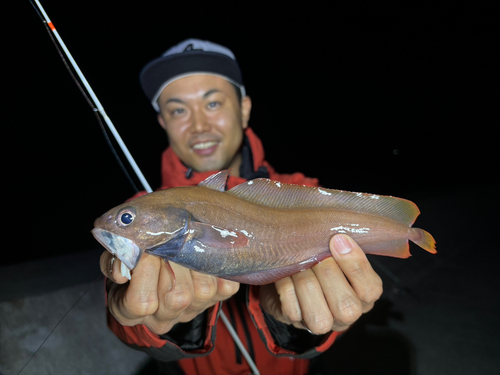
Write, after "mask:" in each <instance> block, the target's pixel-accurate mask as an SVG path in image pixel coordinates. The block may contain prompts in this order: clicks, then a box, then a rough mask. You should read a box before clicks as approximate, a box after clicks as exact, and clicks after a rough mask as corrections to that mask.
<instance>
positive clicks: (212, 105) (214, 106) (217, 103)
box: [207, 102, 220, 108]
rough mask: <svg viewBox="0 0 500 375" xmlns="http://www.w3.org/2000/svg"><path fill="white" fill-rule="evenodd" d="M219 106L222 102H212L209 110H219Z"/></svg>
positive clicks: (209, 104)
mask: <svg viewBox="0 0 500 375" xmlns="http://www.w3.org/2000/svg"><path fill="white" fill-rule="evenodd" d="M218 106H220V102H210V103H208V105H207V107H208V108H217V107H218Z"/></svg>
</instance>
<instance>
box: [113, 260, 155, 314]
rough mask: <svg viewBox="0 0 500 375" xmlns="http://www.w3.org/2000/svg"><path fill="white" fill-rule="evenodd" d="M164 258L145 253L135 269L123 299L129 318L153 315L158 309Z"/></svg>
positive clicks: (124, 311) (123, 311) (125, 311)
mask: <svg viewBox="0 0 500 375" xmlns="http://www.w3.org/2000/svg"><path fill="white" fill-rule="evenodd" d="M162 262H163V260H161V259H160V258H157V257H154V256H151V255H149V254H146V253H145V254H143V255H142V257H141V260H140V261H139V263H138V264H137V266H136V267H135V268H134V270H133V274H132V279H131V280H130V284H129V286H128V288H127V291H126V293H125V295H124V296H123V300H122V301H120V302H121V303H122V304H123V309H122V313H123V315H124V316H125V317H126V318H128V319H137V318H141V317H144V316H148V315H152V314H154V313H155V312H156V310H157V309H158V279H159V275H160V269H161V265H162V264H161V263H162Z"/></svg>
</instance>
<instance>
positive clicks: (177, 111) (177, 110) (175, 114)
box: [170, 108, 185, 116]
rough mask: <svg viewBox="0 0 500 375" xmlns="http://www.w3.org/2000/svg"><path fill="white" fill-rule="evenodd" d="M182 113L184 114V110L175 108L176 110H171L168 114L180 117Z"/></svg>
mask: <svg viewBox="0 0 500 375" xmlns="http://www.w3.org/2000/svg"><path fill="white" fill-rule="evenodd" d="M184 112H185V111H184V108H176V109H174V110H172V111H171V112H170V113H171V114H172V116H177V115H180V114H182V113H184Z"/></svg>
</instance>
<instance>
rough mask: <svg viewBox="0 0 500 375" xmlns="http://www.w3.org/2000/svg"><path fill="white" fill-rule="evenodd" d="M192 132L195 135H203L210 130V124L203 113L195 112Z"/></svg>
mask: <svg viewBox="0 0 500 375" xmlns="http://www.w3.org/2000/svg"><path fill="white" fill-rule="evenodd" d="M191 130H192V132H193V133H203V132H206V131H208V130H210V123H209V121H208V118H207V115H206V114H205V113H203V111H200V110H198V111H193V115H192V124H191Z"/></svg>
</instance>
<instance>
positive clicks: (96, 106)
mask: <svg viewBox="0 0 500 375" xmlns="http://www.w3.org/2000/svg"><path fill="white" fill-rule="evenodd" d="M33 1H34V3H33ZM30 3H31V4H32V5H33V7H34V8H35V10H36V11H37V13H38V15H39V16H40V18H41V19H42V21H43V23H44V24H45V26H46V27H48V29H49V30H50V31H49V35H51V38H52V35H54V37H55V38H56V40H57V43H58V44H57V43H56V42H55V41H54V40H53V41H54V44H55V46H56V48H57V49H58V50H59V47H60V48H61V49H62V52H60V55H61V58H62V59H63V61H64V63H65V65H66V67H67V68H68V70H69V71H70V74H71V76H73V78H74V79H75V82H76V84H77V86H78V87H79V88H80V91H82V94H83V95H84V97H85V98H86V100H87V102H89V104H90V105H91V107H92V108H93V110H94V112H96V113H99V114H100V115H101V117H102V118H103V119H104V122H105V123H106V125H107V126H108V129H109V130H110V131H111V133H112V134H113V136H114V138H115V140H116V142H117V143H118V145H119V146H120V148H121V150H122V152H123V154H124V155H125V157H126V158H127V160H128V162H129V164H130V166H131V167H132V169H133V170H134V172H135V174H136V176H137V177H138V178H139V180H140V182H141V184H142V186H143V187H144V190H146V191H147V192H148V193H151V192H153V190H152V189H151V187H150V185H149V183H148V182H147V180H146V178H145V177H144V175H143V174H142V172H141V170H140V168H139V166H138V165H137V163H136V162H135V160H134V158H133V157H132V154H130V152H129V150H128V148H127V146H126V145H125V143H124V142H123V140H122V138H121V137H120V134H119V133H118V131H117V130H116V128H115V126H114V125H113V123H112V121H111V119H110V118H109V117H108V115H107V114H106V112H105V110H104V107H103V106H102V105H101V102H100V101H99V99H98V98H97V96H96V94H95V93H94V90H92V87H91V86H90V84H89V83H88V81H87V79H86V78H85V76H84V75H83V73H82V71H81V70H80V68H79V67H78V64H77V63H76V61H75V59H73V56H72V55H71V53H70V52H69V50H68V48H67V47H66V44H65V43H64V41H63V40H62V38H61V36H60V35H59V33H58V32H57V30H56V28H55V26H54V24H53V23H52V21H51V20H50V18H49V16H48V15H47V13H46V12H45V9H44V8H43V7H42V4H41V3H40V1H39V0H30ZM52 39H53V38H52ZM59 51H60V50H59ZM64 56H66V58H67V59H68V60H69V62H70V64H71V66H72V68H73V69H74V71H75V72H76V74H77V75H78V78H79V79H80V82H81V83H82V84H83V86H84V87H85V90H86V92H87V93H88V95H89V96H90V99H89V98H88V96H87V95H86V93H85V91H84V90H83V88H82V87H81V85H80V84H79V82H78V81H77V80H76V78H75V77H74V75H73V74H72V72H71V69H70V68H69V66H68V65H67V64H66V61H65V58H64ZM98 119H99V121H100V118H99V117H98ZM104 134H105V135H106V137H107V134H106V132H105V131H104ZM108 144H109V145H110V147H111V148H112V150H113V152H114V148H113V146H112V144H111V143H110V142H108ZM115 156H116V158H117V159H118V162H119V164H120V165H121V166H122V169H123V170H124V172H125V174H126V175H127V177H129V176H128V172H127V171H126V169H125V168H124V167H123V164H122V163H121V160H120V159H119V157H118V155H117V154H116V153H115ZM129 181H130V182H131V183H132V185H134V183H133V181H132V180H131V179H130V178H129ZM134 188H135V190H137V188H136V187H135V185H134ZM78 301H79V300H78ZM78 301H77V302H76V303H78ZM76 303H75V305H76ZM69 311H71V309H70V310H69ZM69 311H68V313H69ZM68 313H66V315H67V314H68ZM219 313H220V317H221V319H222V321H223V323H224V324H225V325H226V327H227V329H228V331H229V334H230V335H231V337H232V338H233V340H234V342H235V344H236V345H237V346H238V348H239V349H240V351H241V353H242V354H243V356H244V357H245V359H246V360H247V362H248V364H249V366H250V368H251V369H252V371H253V374H254V375H260V372H259V370H258V369H257V366H256V365H255V363H254V361H253V360H252V358H251V356H250V354H249V353H248V351H247V350H246V348H245V346H244V345H243V343H242V342H241V340H240V338H239V337H238V334H237V333H236V331H235V330H234V328H233V327H232V326H231V323H230V322H229V320H228V318H227V317H226V315H225V314H224V311H222V306H221V308H220V310H219ZM66 315H64V317H66ZM64 317H63V318H62V319H64ZM62 319H61V321H62ZM58 324H59V323H58ZM56 327H57V326H56ZM56 327H55V328H56ZM55 328H54V329H55ZM52 331H54V330H52ZM51 334H52V332H51ZM49 336H50V335H49ZM47 338H48V337H47ZM44 342H45V341H44ZM44 342H43V343H44ZM43 343H42V345H43ZM42 345H40V347H41V346H42ZM38 349H40V348H38ZM36 352H38V350H37V351H36ZM36 352H35V354H33V356H32V357H31V358H30V360H29V361H31V359H32V358H33V357H34V356H35V355H36ZM29 361H28V363H29ZM26 365H27V364H26ZM26 365H25V367H26ZM23 369H24V367H23ZM23 369H21V371H22V370H23Z"/></svg>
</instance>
